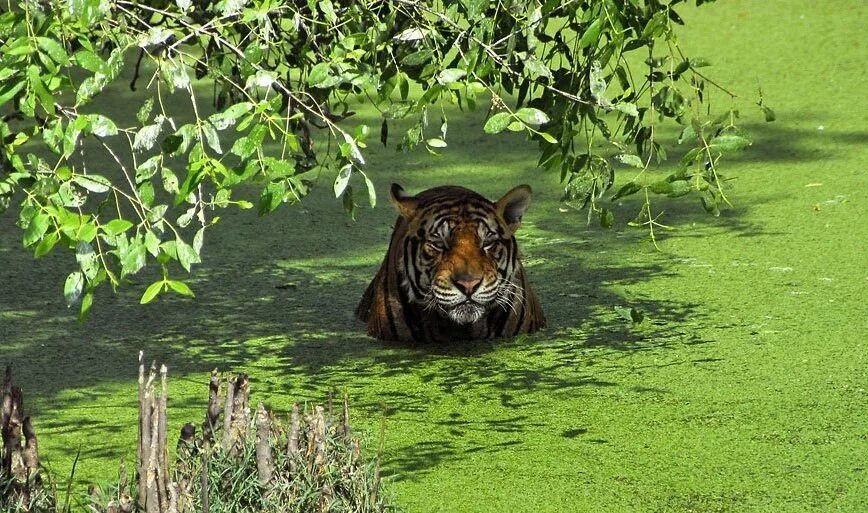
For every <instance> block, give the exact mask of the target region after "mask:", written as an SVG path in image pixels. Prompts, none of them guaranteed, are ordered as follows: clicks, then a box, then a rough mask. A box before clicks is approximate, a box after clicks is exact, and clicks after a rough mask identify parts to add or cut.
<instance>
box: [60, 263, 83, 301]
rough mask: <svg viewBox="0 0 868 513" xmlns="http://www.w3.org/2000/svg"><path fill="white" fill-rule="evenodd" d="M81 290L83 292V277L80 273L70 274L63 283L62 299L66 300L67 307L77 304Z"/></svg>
mask: <svg viewBox="0 0 868 513" xmlns="http://www.w3.org/2000/svg"><path fill="white" fill-rule="evenodd" d="M82 290H84V275H83V274H82V273H81V271H75V272H72V273H70V274H69V276H67V277H66V281H65V282H64V283H63V297H64V298H66V306H67V307H71V306H72V305H74V304H76V303H78V300H79V299H80V298H81V292H82Z"/></svg>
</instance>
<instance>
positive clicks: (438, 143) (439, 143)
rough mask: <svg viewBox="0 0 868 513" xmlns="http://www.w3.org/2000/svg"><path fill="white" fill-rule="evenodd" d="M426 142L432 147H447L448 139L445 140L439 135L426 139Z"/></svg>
mask: <svg viewBox="0 0 868 513" xmlns="http://www.w3.org/2000/svg"><path fill="white" fill-rule="evenodd" d="M425 144H427V145H428V146H431V147H432V148H445V147H446V141H444V140H443V139H440V138H437V137H434V138H432V139H428V140H427V141H425Z"/></svg>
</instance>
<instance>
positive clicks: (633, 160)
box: [615, 153, 645, 168]
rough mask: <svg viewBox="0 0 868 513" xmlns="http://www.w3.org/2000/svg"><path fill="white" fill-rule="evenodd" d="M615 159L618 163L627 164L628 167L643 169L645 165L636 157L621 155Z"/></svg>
mask: <svg viewBox="0 0 868 513" xmlns="http://www.w3.org/2000/svg"><path fill="white" fill-rule="evenodd" d="M615 158H616V159H618V161H619V162H621V163H623V164H627V165H628V166H633V167H639V168H642V167H645V163H644V162H642V159H640V158H639V157H638V156H637V155H631V154H629V153H622V154H620V155H616V156H615Z"/></svg>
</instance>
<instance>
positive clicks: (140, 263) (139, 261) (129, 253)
mask: <svg viewBox="0 0 868 513" xmlns="http://www.w3.org/2000/svg"><path fill="white" fill-rule="evenodd" d="M146 251H147V248H146V247H145V243H144V241H143V240H142V239H141V238H137V239H133V240H132V241H131V243H130V245H129V246H128V247H127V249H126V250H125V251H123V252H121V268H122V271H121V276H126V275H130V274H136V273H137V272H139V271H140V270H141V269H142V268H143V267H144V266H145V263H146V260H145V259H146Z"/></svg>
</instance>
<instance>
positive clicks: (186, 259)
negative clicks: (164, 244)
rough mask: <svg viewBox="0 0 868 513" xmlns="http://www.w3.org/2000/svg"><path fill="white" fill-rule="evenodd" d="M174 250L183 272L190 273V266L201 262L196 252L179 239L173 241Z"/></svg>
mask: <svg viewBox="0 0 868 513" xmlns="http://www.w3.org/2000/svg"><path fill="white" fill-rule="evenodd" d="M175 244H176V249H177V251H178V262H179V263H180V264H181V267H183V268H184V270H185V271H187V272H190V268H191V266H192V264H198V263H200V262H201V261H202V260H201V259H200V258H199V255H197V254H196V250H194V249H193V247H192V246H190V245H189V244H187V243H186V242H184V241H183V240H181V239H175Z"/></svg>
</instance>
